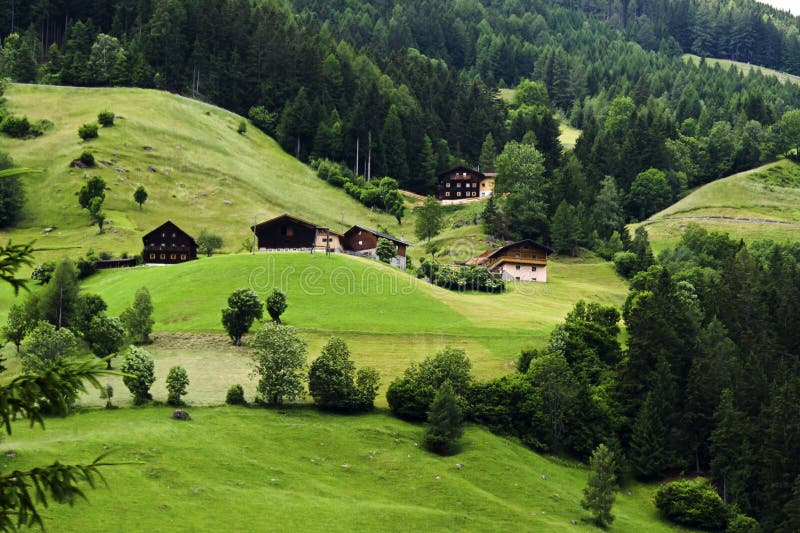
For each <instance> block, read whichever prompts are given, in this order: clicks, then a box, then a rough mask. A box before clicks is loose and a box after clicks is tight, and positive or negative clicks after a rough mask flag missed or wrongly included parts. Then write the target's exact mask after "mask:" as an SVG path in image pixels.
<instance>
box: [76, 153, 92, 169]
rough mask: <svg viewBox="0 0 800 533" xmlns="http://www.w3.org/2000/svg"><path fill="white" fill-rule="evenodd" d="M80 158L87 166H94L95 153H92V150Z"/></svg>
mask: <svg viewBox="0 0 800 533" xmlns="http://www.w3.org/2000/svg"><path fill="white" fill-rule="evenodd" d="M78 159H79V160H80V162H81V163H83V164H84V165H85V166H87V167H93V166H94V155H93V154H92V152H89V151H85V152H83V153H82V154H81V156H80V157H79V158H78Z"/></svg>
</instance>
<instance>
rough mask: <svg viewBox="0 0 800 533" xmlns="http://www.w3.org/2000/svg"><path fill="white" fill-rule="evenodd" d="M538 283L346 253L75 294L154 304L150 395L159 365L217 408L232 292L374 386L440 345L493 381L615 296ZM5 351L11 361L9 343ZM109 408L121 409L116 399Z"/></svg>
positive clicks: (293, 256)
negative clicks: (565, 324)
mask: <svg viewBox="0 0 800 533" xmlns="http://www.w3.org/2000/svg"><path fill="white" fill-rule="evenodd" d="M548 277H549V280H550V282H549V283H547V284H526V283H515V284H511V285H510V286H509V291H508V292H506V293H504V294H498V295H490V294H482V293H469V292H467V293H459V292H452V291H448V290H445V289H440V288H438V287H434V286H432V285H430V284H428V283H426V282H424V281H422V280H418V279H416V278H414V277H412V276H410V275H409V274H406V273H404V272H400V271H399V270H396V269H393V268H391V267H388V266H385V265H383V264H382V263H379V262H376V261H369V260H366V259H361V258H354V257H350V256H344V255H333V256H331V257H325V256H324V255H322V254H316V255H313V256H312V255H310V254H306V253H273V254H256V255H248V254H233V255H226V256H215V257H211V258H203V259H200V260H197V261H192V262H189V263H184V264H180V265H173V266H165V267H160V266H143V267H137V268H133V269H120V270H110V271H101V272H99V273H97V274H95V275H94V276H92V277H91V278H89V279H88V280H87V281H86V282H85V283H84V284H83V290H84V291H86V292H90V293H95V294H99V295H101V296H102V297H103V298H104V299H105V300H106V301H107V303H108V306H109V309H108V312H109V314H111V315H112V316H116V315H118V314H119V313H120V312H121V311H122V310H123V309H125V308H126V307H127V306H129V305H130V303H131V301H132V299H133V295H134V293H135V291H136V290H137V289H138V288H139V287H143V286H146V287H148V289H149V291H150V293H151V295H152V299H153V305H154V307H155V312H154V319H155V322H156V324H155V336H156V342H155V343H154V344H153V345H151V346H149V347H148V349H149V350H150V351H151V352H152V353H153V355H154V357H155V358H156V361H157V367H156V375H157V378H158V383H159V384H158V385H157V386H156V388H155V389H154V390H155V395H156V398H162V397H163V398H162V399H165V398H166V392H165V391H164V389H163V379H164V378H165V377H166V373H167V371H168V369H169V367H170V366H172V365H176V364H182V365H184V366H185V367H186V368H187V370H188V372H189V375H190V377H191V379H192V380H193V383H194V384H195V385H193V387H192V388H191V392H190V396H189V399H190V400H192V401H193V402H195V403H198V404H204V405H208V404H212V405H213V404H218V403H220V402H222V401H223V400H224V394H225V391H226V390H227V388H228V387H229V386H230V385H231V384H233V383H242V384H243V385H244V386H245V388H246V389H248V391H251V390H252V383H251V381H250V378H249V372H250V369H251V366H252V365H251V362H250V352H249V350H248V349H247V348H235V347H233V346H230V345H229V343H228V342H227V338H226V337H225V332H224V329H223V328H222V325H221V323H220V316H221V314H220V313H221V309H222V308H223V307H225V306H226V300H227V297H228V295H229V294H230V293H231V292H233V291H234V290H235V289H237V288H241V287H250V288H253V289H254V290H255V291H256V292H257V293H258V294H259V295H260V296H261V297H262V298H265V297H266V295H267V294H268V293H269V292H271V291H272V289H273V288H275V287H278V288H281V289H282V290H284V291H285V292H286V294H287V297H288V303H289V307H288V309H287V311H286V313H285V315H284V316H283V317H282V318H283V320H284V322H285V323H288V324H291V325H292V326H295V327H297V328H299V329H300V330H301V332H302V335H303V336H304V337H305V338H306V339H307V341H308V342H309V359H313V358H315V357H316V356H317V355H318V354H319V350H320V349H321V347H322V345H323V344H324V343H325V342H326V341H327V340H328V339H329V338H330V337H331V336H332V335H338V336H340V337H342V338H343V339H344V340H345V341H347V342H348V344H349V346H350V348H351V350H352V352H353V358H354V360H355V361H356V363H357V364H358V365H370V366H374V367H376V368H377V369H378V370H379V371H380V372H381V375H382V377H383V379H382V389H381V390H385V387H386V386H388V384H389V383H390V382H391V380H392V379H394V378H395V377H397V376H399V375H401V374H402V372H403V370H404V369H405V368H406V367H407V366H408V365H409V364H410V363H411V362H414V361H420V360H422V359H424V358H425V357H426V356H428V355H431V354H433V353H435V352H436V351H438V350H440V349H442V348H444V347H446V346H455V347H461V348H463V349H464V350H466V352H467V354H468V355H469V357H470V359H471V360H472V362H473V366H474V372H475V374H476V376H477V377H479V378H481V379H487V378H491V377H495V376H499V375H503V374H505V373H507V372H509V371H511V370H512V369H513V365H514V362H515V360H516V358H517V356H518V355H519V352H520V350H522V349H523V348H526V347H530V346H541V345H543V344H544V343H545V342H546V340H547V337H548V336H549V334H550V332H551V331H552V329H553V327H554V326H555V325H556V324H557V323H558V322H560V321H562V320H563V319H564V317H565V316H566V314H567V313H568V312H569V311H570V310H571V309H572V307H573V306H574V304H575V302H576V301H577V300H579V299H584V300H587V301H597V302H601V303H605V304H611V305H617V306H619V305H621V303H622V302H623V301H624V298H625V296H626V294H627V287H626V285H625V283H624V282H623V281H622V280H621V279H620V278H618V277H617V275H616V274H615V273H614V272H613V269H612V267H611V265H610V264H609V263H605V262H596V261H593V260H589V261H586V260H581V259H563V260H557V261H553V262H552V263H551V264H550V265H549V274H548ZM12 296H13V295H12V294H11V292H10V291H6V292H5V295H4V297H3V295H2V294H0V309H2V310H3V311H5V310H6V309H7V308H8V306H9V305H10V304H11V303H12V302H13V301H14V300H13V297H12ZM3 314H4V313H3ZM0 320H4V317H0ZM6 353H7V354H8V355H9V356H10V357H11V359H12V360H13V353H12V351H11V348H10V347H7V348H6ZM114 383H116V384H118V385H119V381H118V380H116V381H114ZM118 390H121V391H124V388H120V389H118ZM121 401H122V402H123V403H125V402H127V393H126V392H125V393H123V397H122V399H121ZM380 401H381V402H382V401H383V399H382V398H381V400H380ZM90 403H99V400H98V399H96V398H91V401H90Z"/></svg>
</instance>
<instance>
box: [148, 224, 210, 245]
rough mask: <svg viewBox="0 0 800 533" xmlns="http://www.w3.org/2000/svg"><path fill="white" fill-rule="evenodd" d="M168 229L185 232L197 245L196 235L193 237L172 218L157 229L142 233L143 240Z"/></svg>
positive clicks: (173, 231)
mask: <svg viewBox="0 0 800 533" xmlns="http://www.w3.org/2000/svg"><path fill="white" fill-rule="evenodd" d="M166 231H169V232H172V233H175V232H180V233H183V234H184V235H186V236H187V237H188V238H189V240H191V241H192V244H194V245H197V243H196V242H195V241H194V237H192V236H191V235H189V234H188V233H186V232H185V231H183V230H182V229H181V228H179V227H178V225H177V224H175V223H174V222H173V221H171V220H167V221H166V222H164V223H163V224H161V225H160V226H158V227H157V228H156V229H154V230H152V231H150V232H148V233H145V234H144V235H142V241H144V240H145V239H146V238H147V237H149V236H150V235H154V234H157V233H164V232H166Z"/></svg>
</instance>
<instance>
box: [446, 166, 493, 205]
mask: <svg viewBox="0 0 800 533" xmlns="http://www.w3.org/2000/svg"><path fill="white" fill-rule="evenodd" d="M494 176H495V175H494V174H483V173H481V172H478V171H477V170H472V169H470V168H467V167H464V166H461V167H455V168H451V169H450V170H446V171H444V172H442V173H441V174H439V181H438V184H437V187H436V197H437V198H438V199H439V200H444V201H448V200H450V201H452V200H467V199H478V198H484V197H486V196H489V195H491V194H492V191H493V190H494Z"/></svg>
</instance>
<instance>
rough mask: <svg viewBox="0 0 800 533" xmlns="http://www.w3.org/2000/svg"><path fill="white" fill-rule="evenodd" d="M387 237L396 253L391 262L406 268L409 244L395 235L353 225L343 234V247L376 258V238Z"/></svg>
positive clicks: (403, 268) (357, 253)
mask: <svg viewBox="0 0 800 533" xmlns="http://www.w3.org/2000/svg"><path fill="white" fill-rule="evenodd" d="M379 238H384V239H388V240H389V241H391V242H392V243H394V249H395V252H396V253H397V256H395V257H394V258H393V259H392V261H391V264H392V265H394V266H396V267H398V268H400V269H402V270H405V269H406V248H407V247H408V246H411V245H410V244H409V243H407V242H406V241H404V240H402V239H398V238H397V237H393V236H391V235H388V234H386V233H381V232H380V231H375V230H371V229H369V228H365V227H363V226H353V227H352V228H350V229H349V230H347V231H346V232H345V234H344V241H343V244H344V249H345V250H346V251H348V252H352V253H355V254H356V255H362V256H365V257H369V258H371V259H377V258H378V254H377V248H378V239H379Z"/></svg>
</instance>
